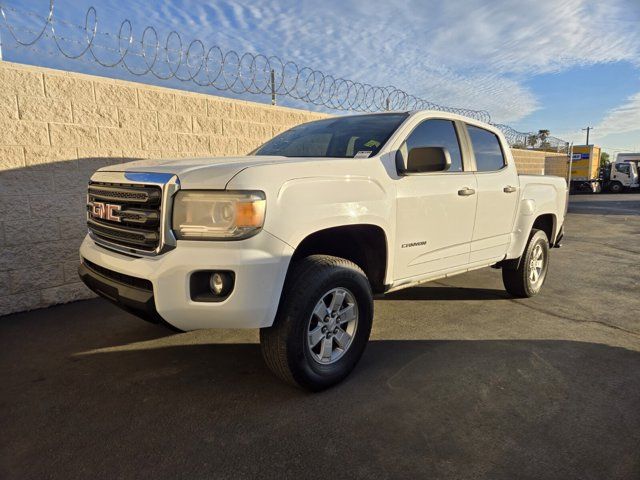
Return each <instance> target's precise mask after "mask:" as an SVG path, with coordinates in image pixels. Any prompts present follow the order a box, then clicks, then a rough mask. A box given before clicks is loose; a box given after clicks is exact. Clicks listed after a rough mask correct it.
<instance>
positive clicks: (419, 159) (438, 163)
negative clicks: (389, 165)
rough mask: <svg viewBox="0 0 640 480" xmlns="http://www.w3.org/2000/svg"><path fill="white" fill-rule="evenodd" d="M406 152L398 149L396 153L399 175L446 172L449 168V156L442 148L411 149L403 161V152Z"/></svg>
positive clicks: (403, 149) (404, 149)
mask: <svg viewBox="0 0 640 480" xmlns="http://www.w3.org/2000/svg"><path fill="white" fill-rule="evenodd" d="M403 147H404V145H403ZM406 150H407V149H406V147H404V148H400V149H399V150H398V152H397V153H396V165H397V167H398V171H399V172H401V173H404V174H409V173H425V172H446V171H447V170H449V168H451V156H450V155H449V151H448V150H447V149H446V148H444V147H416V148H412V149H411V150H410V151H409V154H408V155H407V159H406V161H405V155H404V154H403V151H404V152H406Z"/></svg>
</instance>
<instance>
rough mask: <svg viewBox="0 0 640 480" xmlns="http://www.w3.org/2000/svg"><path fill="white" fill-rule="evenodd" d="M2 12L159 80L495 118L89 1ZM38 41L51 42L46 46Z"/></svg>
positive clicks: (557, 144) (44, 35)
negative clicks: (138, 26)
mask: <svg viewBox="0 0 640 480" xmlns="http://www.w3.org/2000/svg"><path fill="white" fill-rule="evenodd" d="M0 14H1V15H2V20H3V26H4V28H5V30H6V32H8V34H9V37H10V39H12V40H13V41H14V42H15V44H16V46H17V47H19V48H28V49H30V50H31V51H33V52H36V53H38V54H44V55H56V54H57V55H62V56H63V57H64V58H67V59H71V60H84V61H89V62H91V63H94V64H97V65H99V66H101V67H104V68H116V67H119V68H122V69H124V70H125V71H126V72H128V73H129V74H130V75H132V76H152V77H155V78H156V79H158V80H161V81H163V80H171V79H176V80H179V81H181V82H191V83H192V84H193V85H197V86H198V87H208V88H214V89H216V90H219V91H223V92H224V91H226V92H232V93H233V94H244V93H251V94H264V95H270V96H271V98H272V103H274V104H275V100H276V98H277V97H278V96H282V97H288V98H290V99H292V100H297V101H302V102H305V103H308V104H311V105H314V106H317V107H324V108H326V109H331V110H343V111H355V112H375V111H384V110H421V109H429V110H440V111H445V112H451V113H456V114H459V115H464V116H467V117H471V118H475V119H477V120H481V121H484V122H487V123H492V122H491V116H490V114H489V112H487V111H484V110H473V109H468V108H459V107H449V106H444V105H440V104H437V103H434V102H431V101H429V100H426V99H424V98H419V97H417V96H415V95H411V94H409V93H407V92H405V91H403V90H401V89H399V88H396V87H394V86H386V87H380V86H375V85H370V84H368V83H363V82H358V81H354V80H350V79H347V78H342V77H338V76H335V75H331V74H327V73H324V72H322V71H320V70H318V69H314V68H312V67H307V66H300V65H298V64H297V63H295V62H293V61H290V60H288V61H285V60H282V59H281V58H279V57H277V56H267V55H263V54H260V53H257V54H256V53H250V52H245V53H242V54H241V53H238V52H236V51H235V50H224V49H223V48H222V47H220V46H217V45H213V46H208V45H206V44H205V43H204V42H203V41H202V40H199V39H196V40H192V41H191V42H189V43H186V42H184V41H183V39H182V36H181V35H180V33H178V32H176V31H171V32H170V33H169V34H168V35H166V36H164V37H161V36H160V34H159V33H158V30H157V29H156V28H154V27H153V26H147V27H146V28H145V29H144V30H142V33H141V34H138V35H137V36H136V34H135V32H134V29H133V25H132V23H131V21H130V20H128V19H125V20H123V21H122V22H121V23H120V27H119V28H118V31H117V33H115V32H101V31H98V13H97V10H96V8H95V7H90V8H88V9H87V11H86V14H85V21H84V25H77V24H75V23H72V22H68V21H66V20H64V19H60V18H58V17H57V16H56V10H55V4H54V0H49V12H48V15H47V16H46V17H45V16H42V15H41V14H38V13H35V12H32V11H29V10H26V9H22V8H15V7H12V6H7V5H4V4H2V3H0ZM61 31H64V33H61ZM43 45H47V46H48V47H49V50H47V49H46V47H45V49H43ZM494 125H496V126H497V127H498V128H500V129H501V130H502V132H503V133H504V134H505V136H506V138H507V140H508V141H509V143H510V144H511V145H512V146H513V147H521V148H538V149H548V150H555V151H561V150H565V149H566V148H567V142H565V141H564V140H561V139H559V138H556V137H552V136H549V135H548V133H546V132H545V131H540V132H538V133H534V132H519V131H517V130H515V129H513V128H511V127H509V126H508V125H502V124H494Z"/></svg>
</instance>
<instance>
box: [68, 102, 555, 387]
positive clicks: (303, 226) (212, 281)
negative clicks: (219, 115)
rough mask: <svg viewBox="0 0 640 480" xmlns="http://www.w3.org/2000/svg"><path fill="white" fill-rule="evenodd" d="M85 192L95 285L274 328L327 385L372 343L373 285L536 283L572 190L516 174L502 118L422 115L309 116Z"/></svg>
mask: <svg viewBox="0 0 640 480" xmlns="http://www.w3.org/2000/svg"><path fill="white" fill-rule="evenodd" d="M87 199H88V205H87V210H88V213H87V221H88V228H89V234H88V236H87V237H86V239H85V240H84V242H83V244H82V246H81V249H80V256H81V265H80V267H79V274H80V277H81V278H82V280H83V281H84V282H85V283H86V284H87V285H88V286H89V287H90V288H91V289H92V290H93V291H94V292H96V293H98V294H99V295H101V296H103V297H106V298H108V299H110V300H112V301H113V302H115V303H116V304H118V305H120V306H121V307H123V308H124V309H126V310H128V311H130V312H133V313H136V314H137V315H139V316H141V317H143V318H146V319H148V320H151V321H154V322H160V323H165V324H168V325H170V326H172V327H174V328H175V329H179V330H194V329H204V328H259V329H260V341H261V346H262V352H263V355H264V358H265V360H266V362H267V364H268V365H269V367H270V368H271V369H272V370H273V371H274V372H275V373H276V374H277V375H278V376H280V377H281V378H283V379H284V380H287V381H289V382H292V383H294V384H297V385H300V386H302V387H304V388H307V389H310V390H320V389H323V388H326V387H328V386H331V385H333V384H335V383H337V382H339V381H340V380H342V379H343V378H345V377H346V376H347V375H348V374H349V372H350V371H351V370H352V369H353V368H354V366H355V365H356V363H357V362H358V360H359V358H360V356H361V355H362V353H363V351H364V349H365V346H366V344H367V341H368V339H369V333H370V330H371V324H372V320H373V295H374V294H384V293H387V292H392V291H394V290H398V289H401V288H406V287H411V286H415V285H418V284H420V283H423V282H426V281H430V280H435V279H438V278H443V277H448V276H451V275H455V274H459V273H463V272H467V271H469V270H473V269H476V268H481V267H488V266H494V267H498V268H501V269H502V278H503V280H504V285H505V288H506V289H507V291H508V292H510V293H511V294H512V295H514V296H517V297H530V296H532V295H535V294H537V293H538V292H539V291H540V288H541V287H542V284H543V283H544V281H545V277H546V275H547V269H548V265H549V248H550V247H552V246H558V245H559V242H560V240H561V238H562V231H563V229H562V226H563V221H564V216H565V210H566V209H565V207H566V202H567V186H566V183H565V181H564V180H563V179H561V178H559V177H545V176H528V175H518V173H517V172H516V167H515V165H514V160H513V157H512V155H511V151H510V149H509V146H508V144H507V142H506V141H505V139H504V137H503V135H502V134H501V133H500V131H499V130H498V129H496V128H495V127H493V126H491V125H487V124H485V123H482V122H478V121H476V120H472V119H469V118H465V117H461V116H457V115H453V114H448V113H443V112H438V111H416V112H399V113H398V112H393V113H380V114H369V115H355V116H343V117H335V118H330V119H326V120H320V121H316V122H311V123H307V124H303V125H300V126H297V127H294V128H292V129H291V130H288V131H286V132H284V133H282V134H281V135H279V136H277V137H275V138H274V139H272V140H270V141H269V142H267V143H266V144H264V145H263V146H261V147H259V148H258V149H257V150H255V151H254V152H252V154H250V155H248V156H244V157H233V158H200V159H193V160H172V161H168V160H155V161H153V160H150V161H140V162H133V163H127V164H123V165H116V166H110V167H106V168H102V169H100V170H99V171H98V172H96V173H95V174H94V175H93V176H92V178H91V181H90V184H89V187H88V196H87ZM425 309H428V305H426V304H425Z"/></svg>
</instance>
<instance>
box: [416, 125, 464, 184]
mask: <svg viewBox="0 0 640 480" xmlns="http://www.w3.org/2000/svg"><path fill="white" fill-rule="evenodd" d="M416 147H444V148H446V149H447V150H448V151H449V155H450V156H451V168H450V169H449V171H450V172H461V171H462V155H461V154H460V144H459V143H458V135H457V133H456V129H455V126H454V125H453V122H452V121H450V120H426V121H424V122H422V123H421V124H420V125H418V126H417V127H416V129H415V130H414V131H413V132H411V135H409V138H407V152H408V151H410V150H411V149H412V148H416Z"/></svg>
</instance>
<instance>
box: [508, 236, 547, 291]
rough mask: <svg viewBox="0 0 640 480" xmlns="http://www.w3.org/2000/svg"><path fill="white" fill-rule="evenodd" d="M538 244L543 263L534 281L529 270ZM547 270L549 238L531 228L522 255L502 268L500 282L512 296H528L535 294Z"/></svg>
mask: <svg viewBox="0 0 640 480" xmlns="http://www.w3.org/2000/svg"><path fill="white" fill-rule="evenodd" d="M538 246H540V248H541V249H542V254H543V263H542V269H541V271H540V273H538V274H537V275H538V277H537V278H538V279H537V280H536V281H535V282H534V281H533V280H532V279H531V274H532V273H531V272H532V268H534V265H533V264H532V260H533V259H534V251H536V252H537V250H536V249H537V247H538ZM548 270H549V239H548V238H547V235H546V234H545V233H544V232H543V231H542V230H537V229H533V230H531V234H530V235H529V241H528V243H527V246H526V247H525V249H524V253H523V255H522V257H520V258H519V259H518V261H517V262H514V265H513V266H505V267H503V268H502V282H503V283H504V288H505V289H506V290H507V292H509V293H510V294H511V295H513V296H514V297H519V298H528V297H533V296H534V295H537V294H538V293H539V292H540V289H541V288H542V285H543V284H544V281H545V279H546V278H547V271H548Z"/></svg>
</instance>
